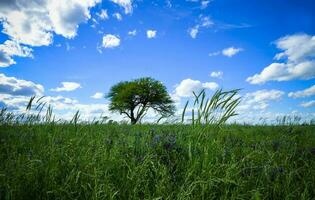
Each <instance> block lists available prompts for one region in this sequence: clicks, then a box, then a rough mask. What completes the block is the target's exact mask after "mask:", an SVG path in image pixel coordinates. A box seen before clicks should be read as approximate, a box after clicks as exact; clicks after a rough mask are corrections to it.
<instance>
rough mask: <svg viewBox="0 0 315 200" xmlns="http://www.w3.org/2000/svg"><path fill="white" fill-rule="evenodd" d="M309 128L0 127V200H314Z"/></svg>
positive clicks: (314, 137)
mask: <svg viewBox="0 0 315 200" xmlns="http://www.w3.org/2000/svg"><path fill="white" fill-rule="evenodd" d="M314 133H315V126H312V125H305V126H302V125H299V126H293V125H291V126H241V125H226V126H223V127H222V128H221V129H218V128H215V127H211V126H210V127H209V126H207V127H202V126H198V127H193V126H191V125H135V126H132V125H115V124H112V125H111V124H107V125H106V124H104V125H80V124H79V125H74V124H64V125H57V124H49V123H48V124H41V125H26V124H24V125H6V124H2V125H1V126H0V161H1V162H0V199H314V198H315V167H314V166H315V148H314V147H315V134H314Z"/></svg>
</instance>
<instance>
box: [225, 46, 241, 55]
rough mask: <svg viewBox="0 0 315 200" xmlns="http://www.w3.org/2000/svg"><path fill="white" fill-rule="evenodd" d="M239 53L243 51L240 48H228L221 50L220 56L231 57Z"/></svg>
mask: <svg viewBox="0 0 315 200" xmlns="http://www.w3.org/2000/svg"><path fill="white" fill-rule="evenodd" d="M241 51H243V49H241V48H235V47H229V48H226V49H223V50H222V54H223V55H224V56H227V57H232V56H234V55H236V54H238V53H239V52H241Z"/></svg>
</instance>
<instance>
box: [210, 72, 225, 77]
mask: <svg viewBox="0 0 315 200" xmlns="http://www.w3.org/2000/svg"><path fill="white" fill-rule="evenodd" d="M210 76H211V77H212V78H222V77H223V72H221V71H215V72H211V74H210Z"/></svg>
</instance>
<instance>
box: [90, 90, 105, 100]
mask: <svg viewBox="0 0 315 200" xmlns="http://www.w3.org/2000/svg"><path fill="white" fill-rule="evenodd" d="M91 98H93V99H102V98H104V94H103V93H101V92H96V93H95V94H94V95H92V96H91Z"/></svg>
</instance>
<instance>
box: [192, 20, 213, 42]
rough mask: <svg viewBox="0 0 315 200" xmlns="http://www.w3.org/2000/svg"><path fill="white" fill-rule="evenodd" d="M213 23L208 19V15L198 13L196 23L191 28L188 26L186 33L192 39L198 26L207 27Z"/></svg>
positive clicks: (196, 32) (195, 35)
mask: <svg viewBox="0 0 315 200" xmlns="http://www.w3.org/2000/svg"><path fill="white" fill-rule="evenodd" d="M213 25H214V22H213V21H212V20H211V19H210V17H207V16H206V17H205V16H202V15H200V16H199V19H198V23H197V24H196V25H195V26H194V27H193V28H189V29H188V33H189V35H190V36H191V37H192V38H193V39H195V38H196V37H197V35H198V33H199V29H200V28H209V27H211V26H213Z"/></svg>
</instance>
